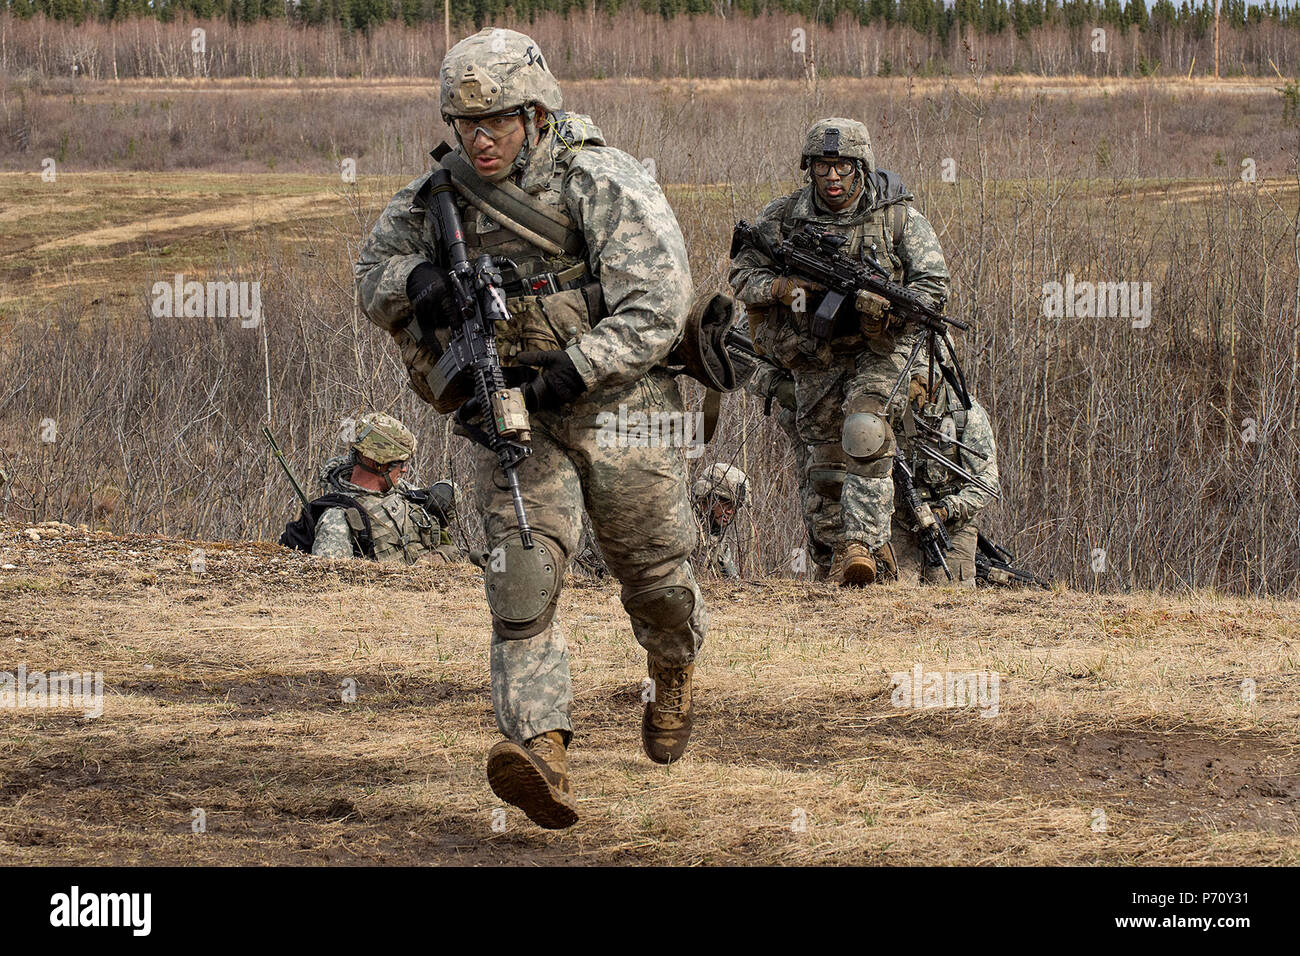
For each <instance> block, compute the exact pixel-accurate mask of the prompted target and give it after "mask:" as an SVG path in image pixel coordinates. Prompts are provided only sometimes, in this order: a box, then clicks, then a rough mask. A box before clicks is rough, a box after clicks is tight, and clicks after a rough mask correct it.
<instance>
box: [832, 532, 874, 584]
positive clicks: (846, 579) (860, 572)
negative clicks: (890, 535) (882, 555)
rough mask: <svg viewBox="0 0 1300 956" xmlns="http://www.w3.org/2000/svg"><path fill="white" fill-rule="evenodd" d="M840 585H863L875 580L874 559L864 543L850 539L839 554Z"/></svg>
mask: <svg viewBox="0 0 1300 956" xmlns="http://www.w3.org/2000/svg"><path fill="white" fill-rule="evenodd" d="M841 562H842V568H843V570H842V571H841V572H840V577H839V579H838V580H839V583H840V586H841V587H858V588H860V587H865V586H866V585H868V584H871V583H872V582H873V581H875V580H876V559H875V556H874V555H872V553H871V550H870V549H869V548H868V547H867V546H866V545H865V544H858V543H857V542H856V541H850V542H849V543H848V544H846V545H845V546H844V552H843V554H842V555H841Z"/></svg>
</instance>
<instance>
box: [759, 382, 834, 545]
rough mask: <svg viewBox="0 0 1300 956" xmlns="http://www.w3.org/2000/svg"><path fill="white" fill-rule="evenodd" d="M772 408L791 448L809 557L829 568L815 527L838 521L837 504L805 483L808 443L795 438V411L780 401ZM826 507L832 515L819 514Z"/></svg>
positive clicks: (797, 432) (823, 543)
mask: <svg viewBox="0 0 1300 956" xmlns="http://www.w3.org/2000/svg"><path fill="white" fill-rule="evenodd" d="M773 408H774V409H775V411H774V414H775V416H776V423H777V426H778V427H779V428H780V429H781V431H783V432H785V434H786V437H787V438H789V439H790V448H791V450H792V451H793V452H794V464H795V474H796V475H797V476H798V480H799V505H800V508H801V509H802V511H803V526H804V530H805V531H806V532H807V533H808V550H809V552H810V554H809V557H810V558H811V559H812V561H813V563H814V564H816V565H817V566H818V567H821V568H823V569H826V570H829V569H830V566H831V546H830V545H829V544H827V543H826V542H825V541H822V540H821V539H820V538H818V537H817V529H818V527H820V526H821V525H823V524H825V523H827V522H828V521H834V522H835V523H837V524H838V522H839V507H840V504H839V502H838V501H832V500H831V499H829V498H824V497H822V496H821V495H819V494H817V493H816V492H815V491H813V490H812V488H811V487H810V486H809V484H808V446H807V445H805V444H804V443H803V441H802V440H801V439H800V438H799V428H798V423H797V419H796V416H795V413H794V412H792V411H791V410H790V409H788V408H786V407H784V406H782V405H773ZM829 508H834V509H835V511H836V514H835V517H834V518H833V519H831V518H828V517H826V516H824V515H823V512H825V511H826V510H827V509H829Z"/></svg>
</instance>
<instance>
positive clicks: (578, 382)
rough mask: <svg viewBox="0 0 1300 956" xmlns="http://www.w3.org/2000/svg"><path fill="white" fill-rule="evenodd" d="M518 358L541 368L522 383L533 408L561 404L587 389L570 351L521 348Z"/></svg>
mask: <svg viewBox="0 0 1300 956" xmlns="http://www.w3.org/2000/svg"><path fill="white" fill-rule="evenodd" d="M515 361H517V362H518V363H519V364H520V365H531V366H533V367H534V368H539V369H541V371H540V372H539V373H538V374H537V375H536V376H535V377H533V378H532V379H531V380H530V381H528V382H525V383H524V384H523V393H524V406H525V407H526V408H527V409H528V410H529V411H530V412H545V411H551V410H553V409H556V408H561V407H563V406H565V405H567V404H569V403H570V402H571V401H573V400H574V399H575V398H577V397H578V396H579V395H581V394H582V393H583V392H585V391H586V390H587V383H586V382H584V381H583V380H582V376H581V375H580V374H578V369H577V367H576V366H575V365H574V364H573V359H571V358H569V353H568V352H564V351H554V352H520V353H519V354H518V355H516V356H515Z"/></svg>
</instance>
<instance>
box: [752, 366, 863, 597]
mask: <svg viewBox="0 0 1300 956" xmlns="http://www.w3.org/2000/svg"><path fill="white" fill-rule="evenodd" d="M737 364H738V365H743V367H744V368H749V367H750V365H751V364H752V366H753V369H754V371H753V374H752V375H750V377H749V379H748V381H746V383H745V389H746V391H748V392H749V393H750V394H751V395H753V396H754V397H755V398H758V399H759V400H760V401H762V402H764V403H766V402H767V397H768V395H769V394H771V390H772V387H773V384H774V382H775V381H776V380H778V379H780V378H781V377H783V376H787V375H789V374H790V373H789V372H788V371H787V370H785V369H783V368H781V366H779V365H776V364H775V363H773V362H772V361H771V360H770V359H760V360H759V361H757V362H754V363H750V362H749V360H748V358H747V357H744V356H742V357H740V358H738V359H737ZM772 416H773V417H774V418H775V419H776V424H777V427H778V428H780V429H781V431H783V432H785V435H786V437H787V438H789V439H790V452H791V454H792V455H793V456H794V465H795V471H794V473H795V478H796V481H797V482H798V486H799V506H800V511H801V512H802V514H803V523H804V530H805V531H806V532H807V534H808V545H809V549H808V550H809V558H810V559H811V560H812V562H813V563H814V564H815V565H817V566H818V567H819V568H821V569H823V570H826V571H829V570H830V566H831V546H830V545H829V544H827V543H826V542H824V541H822V540H820V539H819V538H817V529H818V528H819V527H822V526H823V525H829V526H832V527H838V526H839V521H840V518H839V502H838V501H832V500H830V499H828V498H823V497H822V496H821V495H818V494H817V493H816V492H814V491H813V490H812V488H811V486H810V485H809V483H808V446H807V445H805V444H804V443H803V442H802V441H801V440H800V439H799V429H798V427H797V424H796V421H795V413H794V409H791V408H786V407H785V406H784V405H782V404H780V403H779V402H777V401H775V400H774V401H773V402H772ZM829 508H833V509H834V510H835V514H834V516H825V517H823V516H822V512H824V511H826V510H827V509H829Z"/></svg>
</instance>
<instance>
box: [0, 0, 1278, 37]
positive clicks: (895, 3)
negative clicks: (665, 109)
mask: <svg viewBox="0 0 1300 956" xmlns="http://www.w3.org/2000/svg"><path fill="white" fill-rule="evenodd" d="M592 5H594V8H595V9H594V11H593V10H592V9H591V7H592ZM632 8H639V9H640V10H641V11H643V12H645V13H649V14H658V15H659V16H661V17H663V18H664V19H672V18H674V17H677V16H697V15H709V16H715V17H726V18H730V17H755V16H759V15H761V14H792V15H798V16H801V17H803V18H805V19H807V20H809V21H812V22H821V23H825V24H826V25H831V24H833V23H835V22H836V20H837V19H838V18H840V17H850V18H855V19H856V20H857V21H858V22H859V23H860V24H862V25H864V26H866V25H870V24H879V25H884V26H902V27H910V28H911V29H912V30H915V31H916V32H917V33H919V34H921V35H923V36H934V37H938V38H940V39H945V40H946V39H947V37H948V35H949V33H950V32H951V31H953V30H954V29H957V28H959V27H960V28H961V29H962V30H963V31H965V30H967V29H970V30H974V31H976V32H978V33H983V34H989V35H997V34H1000V33H1003V32H1006V31H1014V32H1015V33H1016V34H1017V35H1019V36H1020V37H1021V38H1022V39H1024V38H1026V37H1028V35H1029V32H1030V31H1031V30H1033V29H1034V28H1035V27H1040V26H1053V25H1060V26H1067V27H1082V26H1085V25H1086V26H1103V27H1117V28H1120V29H1127V28H1128V27H1137V28H1138V29H1139V30H1143V31H1147V30H1156V31H1164V30H1166V29H1169V28H1181V27H1189V28H1190V29H1191V30H1192V32H1193V35H1194V36H1197V37H1200V36H1203V35H1204V33H1205V32H1206V31H1210V30H1213V27H1214V0H1201V2H1200V3H1195V2H1188V0H1182V2H1181V3H1177V4H1175V3H1174V2H1172V0H1157V2H1156V3H1154V4H1152V5H1151V7H1150V8H1149V9H1148V7H1147V5H1146V3H1145V2H1144V0H1062V2H1059V3H1058V2H1057V0H954V2H952V3H947V2H945V0H590V2H587V3H584V2H579V0H452V3H451V19H452V22H453V23H456V24H465V23H471V22H472V23H474V24H477V25H482V24H484V23H487V22H491V21H493V20H495V19H497V18H500V17H502V16H503V15H505V14H507V13H509V14H511V19H513V20H515V21H518V20H521V19H522V20H530V19H532V18H533V17H535V16H537V15H538V14H543V13H548V14H559V15H561V16H564V15H568V14H574V13H588V14H591V13H593V12H594V13H603V14H616V13H618V12H620V11H622V10H627V9H632ZM5 10H7V11H8V12H9V13H11V14H13V15H14V16H17V17H20V18H23V19H26V18H29V17H32V16H34V15H37V14H43V15H44V16H46V17H49V18H51V19H55V20H70V21H73V22H75V23H84V22H87V21H98V22H103V23H107V22H113V21H122V20H128V19H132V18H138V17H153V18H156V19H158V20H161V21H163V22H165V23H166V22H171V21H173V20H176V19H178V18H188V19H202V20H212V19H224V20H225V21H227V22H229V23H253V22H257V21H261V20H288V21H291V22H297V23H303V24H309V25H323V24H337V25H339V26H341V27H343V28H345V29H348V30H363V31H364V30H368V29H370V28H371V27H373V26H375V25H378V24H383V23H389V22H399V21H400V22H403V23H406V24H407V25H416V24H420V23H429V22H436V23H441V22H442V19H443V3H442V0H287V2H286V0H0V11H5ZM1220 18H1221V23H1222V24H1223V25H1224V26H1226V27H1229V28H1232V29H1243V28H1248V27H1249V26H1251V25H1252V24H1259V23H1263V22H1265V21H1270V22H1273V23H1278V24H1286V25H1289V26H1300V2H1297V3H1295V4H1288V3H1281V2H1278V0H1271V2H1264V3H1260V4H1251V5H1248V4H1247V3H1246V2H1245V0H1221V4H1220Z"/></svg>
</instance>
